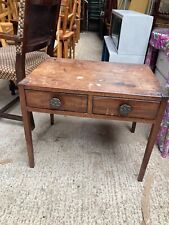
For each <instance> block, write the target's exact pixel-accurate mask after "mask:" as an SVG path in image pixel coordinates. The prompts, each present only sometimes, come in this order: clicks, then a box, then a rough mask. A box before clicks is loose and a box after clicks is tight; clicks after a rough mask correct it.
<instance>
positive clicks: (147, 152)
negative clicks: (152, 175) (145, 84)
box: [137, 101, 167, 181]
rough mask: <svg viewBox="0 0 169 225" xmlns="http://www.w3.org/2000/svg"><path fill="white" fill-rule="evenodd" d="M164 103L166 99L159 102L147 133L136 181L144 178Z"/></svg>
mask: <svg viewBox="0 0 169 225" xmlns="http://www.w3.org/2000/svg"><path fill="white" fill-rule="evenodd" d="M166 103H167V102H166V101H162V102H161V105H160V109H159V112H158V115H157V118H156V121H155V123H154V124H153V125H152V127H151V131H150V135H149V138H148V142H147V146H146V150H145V153H144V157H143V161H142V164H141V168H140V172H139V175H138V178H137V180H138V181H142V180H143V178H144V174H145V171H146V168H147V165H148V162H149V159H150V156H151V153H152V150H153V147H154V144H155V141H156V138H157V134H158V132H159V128H160V124H161V120H162V117H163V114H164V111H165V107H166Z"/></svg>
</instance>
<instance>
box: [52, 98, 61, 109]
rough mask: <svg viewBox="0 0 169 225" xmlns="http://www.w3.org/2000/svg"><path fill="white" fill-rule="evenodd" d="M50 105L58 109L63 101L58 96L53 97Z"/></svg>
mask: <svg viewBox="0 0 169 225" xmlns="http://www.w3.org/2000/svg"><path fill="white" fill-rule="evenodd" d="M50 106H51V107H52V108H54V109H58V108H60V106H61V101H60V99H58V98H52V99H51V100H50Z"/></svg>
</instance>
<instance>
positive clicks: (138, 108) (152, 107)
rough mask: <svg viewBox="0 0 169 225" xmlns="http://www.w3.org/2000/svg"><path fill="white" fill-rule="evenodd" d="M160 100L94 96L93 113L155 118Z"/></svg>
mask: <svg viewBox="0 0 169 225" xmlns="http://www.w3.org/2000/svg"><path fill="white" fill-rule="evenodd" d="M158 107H159V103H158V102H153V101H152V102H144V101H141V100H130V99H128V100H125V99H124V100H123V99H118V98H111V97H97V96H94V97H93V113H94V114H101V115H112V116H120V117H122V116H123V117H130V118H143V119H155V117H156V114H157V111H158Z"/></svg>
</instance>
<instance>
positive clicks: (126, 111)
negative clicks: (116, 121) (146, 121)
mask: <svg viewBox="0 0 169 225" xmlns="http://www.w3.org/2000/svg"><path fill="white" fill-rule="evenodd" d="M131 111H132V107H131V106H130V105H127V104H123V105H120V108H119V112H120V115H121V116H128V114H129V113H130V112H131Z"/></svg>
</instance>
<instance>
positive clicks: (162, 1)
mask: <svg viewBox="0 0 169 225" xmlns="http://www.w3.org/2000/svg"><path fill="white" fill-rule="evenodd" d="M152 15H153V16H154V23H153V27H161V28H169V1H168V0H156V1H155V3H154V9H153V12H152Z"/></svg>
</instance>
